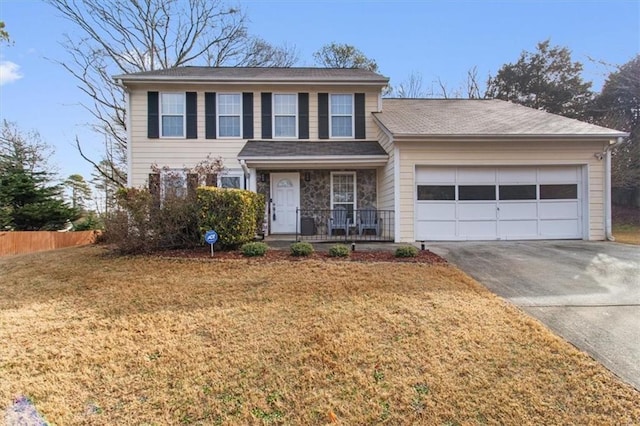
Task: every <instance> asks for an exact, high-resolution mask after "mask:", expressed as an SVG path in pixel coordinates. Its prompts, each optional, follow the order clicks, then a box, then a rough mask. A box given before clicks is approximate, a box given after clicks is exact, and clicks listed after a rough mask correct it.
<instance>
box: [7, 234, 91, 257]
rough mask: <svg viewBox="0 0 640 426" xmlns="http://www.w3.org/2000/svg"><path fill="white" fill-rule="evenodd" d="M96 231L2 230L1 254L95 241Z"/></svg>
mask: <svg viewBox="0 0 640 426" xmlns="http://www.w3.org/2000/svg"><path fill="white" fill-rule="evenodd" d="M95 239H96V232H95V231H77V232H55V231H11V232H0V256H7V255H12V254H22V253H32V252H36V251H45V250H55V249H59V248H63V247H72V246H82V245H86V244H92V243H93V242H95Z"/></svg>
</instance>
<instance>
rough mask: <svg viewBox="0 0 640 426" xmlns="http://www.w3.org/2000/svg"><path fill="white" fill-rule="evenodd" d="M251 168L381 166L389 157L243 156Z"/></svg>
mask: <svg viewBox="0 0 640 426" xmlns="http://www.w3.org/2000/svg"><path fill="white" fill-rule="evenodd" d="M243 160H244V161H245V162H246V164H247V166H249V167H250V168H260V169H265V168H275V167H282V168H296V167H310V168H331V167H337V166H339V167H349V166H354V167H380V166H384V165H385V164H386V163H387V161H389V158H388V157H387V156H382V155H369V156H359V157H358V158H357V159H356V158H353V157H346V158H345V157H305V158H300V157H262V158H257V157H253V158H243Z"/></svg>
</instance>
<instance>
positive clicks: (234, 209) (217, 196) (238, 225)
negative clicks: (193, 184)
mask: <svg viewBox="0 0 640 426" xmlns="http://www.w3.org/2000/svg"><path fill="white" fill-rule="evenodd" d="M196 194H197V202H198V208H199V212H198V216H199V217H198V219H199V225H200V231H201V233H202V234H203V235H204V233H205V232H206V231H207V230H209V229H214V230H215V231H216V232H217V233H218V243H219V244H220V246H221V247H222V248H224V249H230V248H237V247H239V246H241V245H242V244H244V243H247V242H250V241H252V240H253V239H254V237H255V236H256V234H257V232H258V231H259V230H261V229H262V221H263V219H264V205H265V204H264V195H262V194H257V193H255V192H251V191H245V190H243V189H228V188H215V187H210V186H207V187H201V188H198V189H197V192H196Z"/></svg>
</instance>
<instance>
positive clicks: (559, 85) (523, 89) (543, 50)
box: [486, 40, 593, 118]
mask: <svg viewBox="0 0 640 426" xmlns="http://www.w3.org/2000/svg"><path fill="white" fill-rule="evenodd" d="M581 73H582V64H581V63H580V62H573V61H572V59H571V51H570V50H569V49H568V48H566V47H559V46H550V41H549V40H545V41H543V42H541V43H538V46H537V51H536V52H526V51H524V52H522V53H521V54H520V58H519V59H518V62H516V63H515V64H505V65H503V66H502V68H500V70H499V71H498V74H496V76H495V77H490V78H489V81H488V82H487V94H486V96H487V97H490V98H496V99H503V100H505V101H511V102H514V103H517V104H521V105H525V106H528V107H531V108H535V109H540V110H544V111H548V112H552V113H554V114H560V115H564V116H565V117H570V118H584V116H585V112H586V110H587V106H588V104H589V102H590V101H591V99H592V98H593V94H592V92H591V90H590V89H591V82H585V81H583V80H582V77H581V75H580V74H581Z"/></svg>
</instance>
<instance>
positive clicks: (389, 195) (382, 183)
mask: <svg viewBox="0 0 640 426" xmlns="http://www.w3.org/2000/svg"><path fill="white" fill-rule="evenodd" d="M378 142H379V143H380V146H382V148H384V150H385V151H387V154H389V161H387V164H385V165H384V167H380V168H379V169H378V208H379V209H383V210H393V209H394V199H393V198H394V190H393V189H394V188H393V184H394V179H393V173H394V164H393V161H394V153H395V150H394V147H393V143H392V141H391V138H390V137H389V135H387V133H385V132H384V131H382V130H379V131H378Z"/></svg>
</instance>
